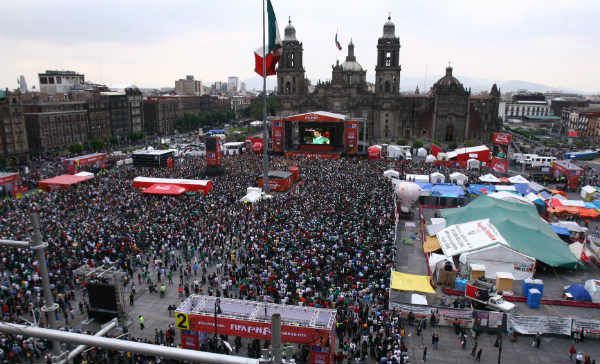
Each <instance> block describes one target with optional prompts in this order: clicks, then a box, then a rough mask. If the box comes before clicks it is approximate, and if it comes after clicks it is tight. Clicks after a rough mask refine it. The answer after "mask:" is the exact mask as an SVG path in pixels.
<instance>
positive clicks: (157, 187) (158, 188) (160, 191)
mask: <svg viewBox="0 0 600 364" xmlns="http://www.w3.org/2000/svg"><path fill="white" fill-rule="evenodd" d="M185 191H187V190H186V189H185V188H183V187H181V186H177V185H163V184H158V183H157V184H153V185H152V186H150V187H147V188H145V189H144V190H143V192H144V193H149V194H152V195H170V196H177V195H181V194H182V193H184V192H185Z"/></svg>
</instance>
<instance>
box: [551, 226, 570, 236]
mask: <svg viewBox="0 0 600 364" xmlns="http://www.w3.org/2000/svg"><path fill="white" fill-rule="evenodd" d="M552 230H554V232H555V233H557V234H558V235H564V236H570V235H571V232H570V231H569V229H567V228H564V227H560V226H555V225H554V224H552Z"/></svg>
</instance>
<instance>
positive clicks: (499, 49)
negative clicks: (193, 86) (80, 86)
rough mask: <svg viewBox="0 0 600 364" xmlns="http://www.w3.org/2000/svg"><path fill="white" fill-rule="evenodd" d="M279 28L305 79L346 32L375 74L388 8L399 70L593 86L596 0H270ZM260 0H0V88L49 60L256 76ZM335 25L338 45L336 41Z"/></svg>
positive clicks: (136, 77) (33, 74)
mask: <svg viewBox="0 0 600 364" xmlns="http://www.w3.org/2000/svg"><path fill="white" fill-rule="evenodd" d="M273 5H274V8H275V12H276V15H277V19H278V22H279V27H280V32H281V34H282V36H283V28H284V27H285V25H286V24H287V20H288V16H291V17H292V22H293V24H294V25H295V27H296V33H297V37H298V38H299V40H301V41H302V42H303V44H304V67H305V68H306V72H307V77H309V78H310V79H312V80H316V79H329V78H330V77H331V65H332V64H334V63H335V60H336V59H340V61H342V60H343V58H344V57H345V52H346V44H347V43H348V41H349V39H350V38H353V40H354V44H355V48H356V50H355V53H356V56H357V60H358V62H359V63H361V64H362V66H363V68H365V69H366V70H367V78H368V79H371V80H372V79H373V76H374V64H375V59H376V44H377V38H378V37H380V36H381V33H382V27H383V23H384V22H385V20H386V17H387V14H388V12H391V16H392V21H393V22H394V23H395V24H396V35H397V36H399V37H400V42H401V44H402V49H401V51H400V61H401V64H402V76H404V77H422V78H423V79H425V77H426V75H427V76H429V77H431V75H439V74H442V73H443V72H444V71H443V70H444V67H445V66H446V65H447V64H448V61H451V62H452V65H453V67H454V72H455V75H457V76H458V77H460V76H461V75H464V76H469V77H478V78H484V79H489V80H493V81H502V80H526V81H531V82H538V83H543V84H547V85H551V86H555V87H564V88H572V89H578V90H582V91H585V92H599V91H600V69H599V67H598V65H599V64H600V27H599V26H598V24H597V21H598V19H600V1H598V0H589V1H588V0H577V1H571V0H565V1H554V0H545V1H541V0H540V1H538V0H526V1H523V0H515V1H513V0H509V1H507V0H504V1H481V0H478V1H457V0H453V1H443V0H439V1H435V0H431V1H429V0H422V1H394V0H389V1H384V0H302V1H297V0H273ZM261 14H262V13H261V0H226V1H225V0H224V1H221V0H189V1H179V0H168V1H167V0H159V1H155V0H143V1H137V0H98V1H95V0H85V1H81V0H77V1H75V0H69V1H67V0H62V1H61V0H57V1H54V0H38V1H33V0H19V1H9V0H3V1H0V24H1V30H0V50H1V52H0V87H2V88H3V87H10V88H14V87H16V79H17V77H18V76H19V75H21V74H23V75H25V77H26V78H27V81H28V83H29V85H34V84H37V73H38V72H43V71H44V70H46V69H68V70H74V71H78V72H82V73H84V74H85V75H86V78H87V79H88V80H91V81H94V82H101V83H106V84H108V85H129V84H136V85H138V86H141V87H154V86H173V83H174V80H175V79H178V78H181V77H183V76H185V75H187V74H192V75H194V76H195V77H196V78H197V79H201V80H203V81H208V82H210V81H215V80H225V79H226V78H227V76H232V75H236V76H239V77H240V78H241V79H245V78H248V77H252V76H253V71H252V70H253V62H254V60H253V50H254V49H255V48H257V47H258V46H259V45H260V44H261V42H262V37H261V33H260V32H261ZM336 31H339V34H340V39H341V42H342V44H343V45H344V50H343V51H341V52H339V51H337V49H336V48H335V46H334V41H333V39H334V36H335V33H336Z"/></svg>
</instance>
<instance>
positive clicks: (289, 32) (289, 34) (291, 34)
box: [283, 18, 296, 40]
mask: <svg viewBox="0 0 600 364" xmlns="http://www.w3.org/2000/svg"><path fill="white" fill-rule="evenodd" d="M284 34H285V36H284V38H283V40H296V28H294V26H293V25H292V18H290V19H289V20H288V25H287V26H286V27H285V30H284Z"/></svg>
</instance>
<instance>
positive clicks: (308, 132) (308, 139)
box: [302, 127, 332, 144]
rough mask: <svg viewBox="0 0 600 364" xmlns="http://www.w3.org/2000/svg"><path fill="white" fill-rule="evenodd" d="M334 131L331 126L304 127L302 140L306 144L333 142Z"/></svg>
mask: <svg viewBox="0 0 600 364" xmlns="http://www.w3.org/2000/svg"><path fill="white" fill-rule="evenodd" d="M331 136H332V131H331V130H330V128H322V127H320V128H311V127H308V128H304V129H302V142H303V143H304V144H331Z"/></svg>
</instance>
